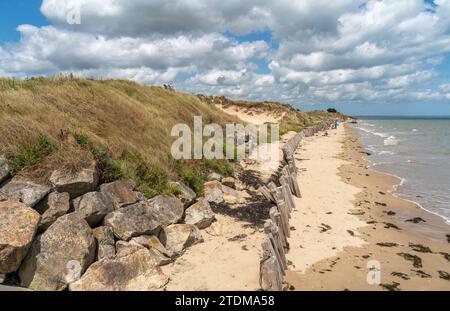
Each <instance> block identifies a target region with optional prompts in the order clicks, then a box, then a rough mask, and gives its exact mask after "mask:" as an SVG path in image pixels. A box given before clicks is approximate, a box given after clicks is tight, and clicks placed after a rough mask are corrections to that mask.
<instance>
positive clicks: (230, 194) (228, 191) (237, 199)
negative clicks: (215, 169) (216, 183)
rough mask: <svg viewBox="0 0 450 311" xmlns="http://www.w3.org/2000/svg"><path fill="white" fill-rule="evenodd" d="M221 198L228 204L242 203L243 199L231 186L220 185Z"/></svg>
mask: <svg viewBox="0 0 450 311" xmlns="http://www.w3.org/2000/svg"><path fill="white" fill-rule="evenodd" d="M222 191H223V200H224V201H225V202H226V203H228V204H238V203H244V202H245V200H243V198H242V197H241V195H240V194H239V192H238V191H236V190H234V189H233V188H230V187H227V186H222Z"/></svg>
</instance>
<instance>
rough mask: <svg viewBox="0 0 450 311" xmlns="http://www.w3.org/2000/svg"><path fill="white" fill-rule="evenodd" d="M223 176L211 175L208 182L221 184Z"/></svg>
mask: <svg viewBox="0 0 450 311" xmlns="http://www.w3.org/2000/svg"><path fill="white" fill-rule="evenodd" d="M222 178H223V176H222V175H220V174H218V173H210V174H209V175H208V180H209V181H218V182H221V181H222Z"/></svg>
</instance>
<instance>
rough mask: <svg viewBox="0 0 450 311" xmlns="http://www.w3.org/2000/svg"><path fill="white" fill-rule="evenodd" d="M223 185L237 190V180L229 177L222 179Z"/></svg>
mask: <svg viewBox="0 0 450 311" xmlns="http://www.w3.org/2000/svg"><path fill="white" fill-rule="evenodd" d="M222 185H224V186H227V187H230V188H232V189H236V179H234V178H233V177H227V178H224V179H222Z"/></svg>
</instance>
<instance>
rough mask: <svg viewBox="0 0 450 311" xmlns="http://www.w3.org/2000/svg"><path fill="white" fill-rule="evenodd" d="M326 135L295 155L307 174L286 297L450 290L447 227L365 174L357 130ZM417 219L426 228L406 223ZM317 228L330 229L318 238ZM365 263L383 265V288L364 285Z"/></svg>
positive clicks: (381, 178)
mask: <svg viewBox="0 0 450 311" xmlns="http://www.w3.org/2000/svg"><path fill="white" fill-rule="evenodd" d="M329 133H330V136H328V137H323V136H320V137H315V138H311V139H308V140H307V141H306V142H305V144H304V145H303V147H302V149H300V150H299V152H298V155H297V157H298V158H299V159H304V161H300V162H299V163H298V164H299V167H300V168H305V169H307V171H304V172H302V173H301V176H300V178H299V180H300V186H301V188H302V191H303V193H304V198H302V199H299V200H298V206H297V208H298V212H296V214H294V216H293V219H292V223H291V224H292V225H293V226H294V227H296V232H298V234H297V235H296V236H293V238H292V239H291V248H292V249H291V251H290V254H289V258H290V260H291V261H292V263H293V264H294V265H295V268H294V267H293V266H291V271H290V272H288V278H287V279H288V282H289V283H290V284H291V285H292V287H291V289H295V290H450V281H449V280H448V279H447V278H448V276H449V275H448V273H450V261H449V260H450V258H449V255H448V253H450V244H449V243H448V241H447V238H446V235H447V234H449V233H450V230H449V228H450V227H449V226H448V225H446V224H445V223H444V222H443V221H442V220H441V219H440V218H438V217H437V216H435V215H433V214H430V213H428V212H426V211H424V210H422V209H420V208H419V207H418V206H416V205H415V204H414V203H411V202H409V201H405V200H402V199H399V198H397V197H395V196H393V195H392V194H391V192H392V190H393V186H394V185H395V184H397V183H398V182H399V181H398V180H397V179H396V178H395V177H392V176H389V175H385V174H381V173H378V172H375V171H373V170H370V168H369V163H368V162H367V161H365V160H364V159H363V155H365V153H366V151H365V150H364V149H363V148H362V147H361V145H360V143H359V140H358V135H357V134H356V133H355V132H354V130H352V129H350V128H349V127H348V126H346V128H345V130H344V129H343V128H341V129H339V130H337V131H330V132H329ZM325 145H328V146H325ZM306 159H310V160H306ZM350 201H351V202H352V203H350ZM325 202H327V203H325ZM328 212H331V213H332V214H328ZM414 218H421V219H423V220H424V221H425V222H422V221H421V222H419V223H417V224H415V223H412V222H407V220H410V219H414ZM321 223H324V224H327V225H330V227H332V228H331V229H330V230H328V231H326V232H323V233H320V230H321V228H319V227H318V224H321ZM357 227H359V228H357ZM347 230H348V231H347ZM345 234H347V237H346V236H345ZM299 241H300V242H299ZM333 248H335V249H333ZM407 258H408V259H407ZM414 259H415V260H416V262H415V263H414ZM370 261H376V262H378V263H379V264H380V273H381V274H380V275H381V284H373V285H371V284H369V283H368V282H367V276H368V273H369V272H370V266H368V264H369V262H370ZM305 267H308V268H307V269H306V270H304V269H305Z"/></svg>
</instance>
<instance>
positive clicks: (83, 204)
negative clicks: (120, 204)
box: [73, 192, 114, 227]
mask: <svg viewBox="0 0 450 311" xmlns="http://www.w3.org/2000/svg"><path fill="white" fill-rule="evenodd" d="M73 207H74V209H75V213H76V214H77V215H79V216H80V217H81V218H84V219H85V220H86V221H87V222H88V224H89V225H90V226H91V227H95V226H97V225H98V224H100V223H101V222H102V221H103V219H104V218H105V216H106V215H108V214H109V213H111V212H112V211H114V206H113V204H112V202H111V200H110V199H109V198H108V197H107V196H105V195H104V194H103V193H101V192H89V193H86V194H85V195H83V196H81V197H78V198H76V199H75V200H73Z"/></svg>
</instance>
